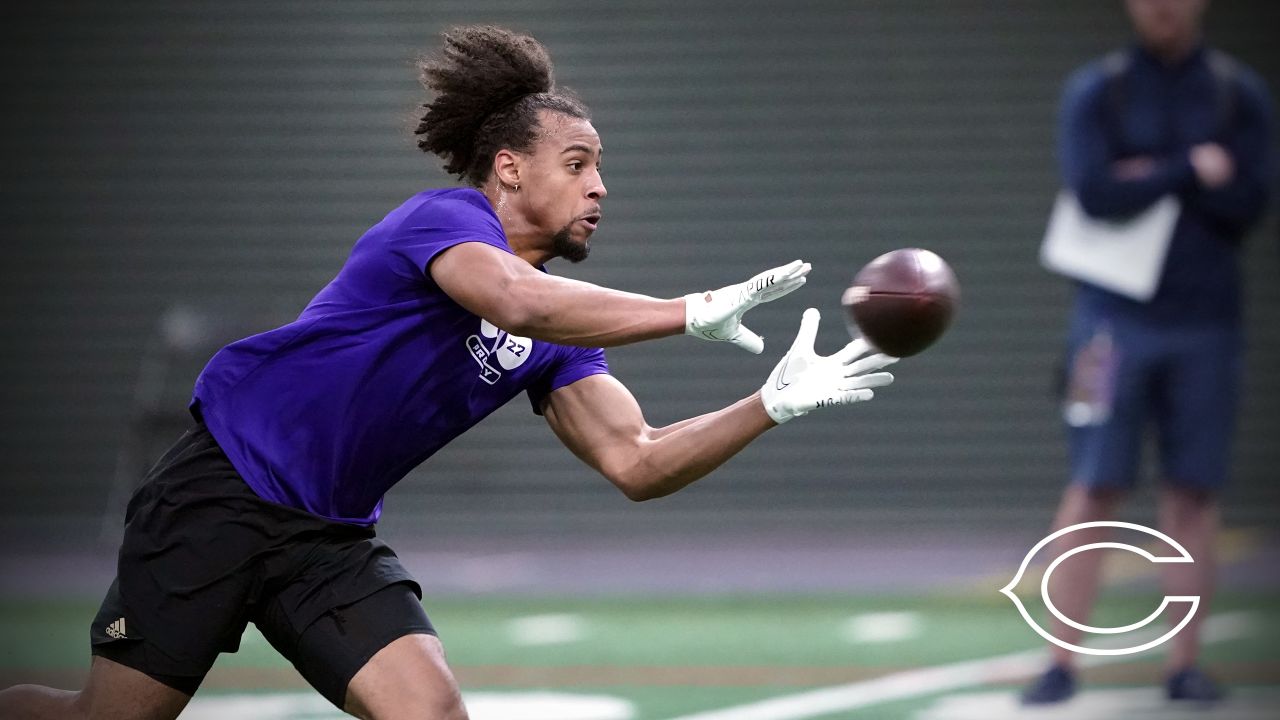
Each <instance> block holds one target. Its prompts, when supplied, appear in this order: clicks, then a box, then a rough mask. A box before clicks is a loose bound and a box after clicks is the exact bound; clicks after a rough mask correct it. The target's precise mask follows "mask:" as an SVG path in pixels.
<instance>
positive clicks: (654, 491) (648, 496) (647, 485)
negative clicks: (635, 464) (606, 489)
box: [609, 476, 667, 502]
mask: <svg viewBox="0 0 1280 720" xmlns="http://www.w3.org/2000/svg"><path fill="white" fill-rule="evenodd" d="M609 480H610V481H611V482H612V483H613V484H614V486H616V487H617V488H618V490H620V491H621V492H622V494H623V496H624V497H626V498H627V499H628V500H630V501H631V502H644V501H646V500H653V499H655V498H660V497H662V496H663V495H666V494H667V493H665V492H662V491H660V489H659V486H658V483H656V482H651V481H649V480H647V479H645V478H640V477H616V476H615V477H610V478H609Z"/></svg>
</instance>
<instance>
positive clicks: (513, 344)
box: [467, 319, 533, 385]
mask: <svg viewBox="0 0 1280 720" xmlns="http://www.w3.org/2000/svg"><path fill="white" fill-rule="evenodd" d="M532 351H533V341H532V340H530V339H529V338H525V337H520V336H519V335H511V334H509V333H507V332H506V331H505V330H502V329H500V328H498V327H497V326H496V325H494V324H493V323H491V322H489V321H488V320H483V319H482V320H480V334H479V335H472V336H470V337H468V338H467V352H469V353H471V357H472V359H474V360H475V361H476V363H477V364H478V365H480V379H481V380H483V381H485V382H487V383H489V384H490V385H493V384H494V383H496V382H498V380H500V379H502V370H515V369H516V368H518V367H520V366H521V365H523V364H524V362H525V361H526V360H528V359H529V355H530V354H532ZM495 362H496V363H497V367H494V363H495ZM499 368H501V370H500V369H499Z"/></svg>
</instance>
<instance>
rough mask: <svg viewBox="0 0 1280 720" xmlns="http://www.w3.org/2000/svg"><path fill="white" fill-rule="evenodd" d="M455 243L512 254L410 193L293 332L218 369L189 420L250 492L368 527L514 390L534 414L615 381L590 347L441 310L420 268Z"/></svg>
mask: <svg viewBox="0 0 1280 720" xmlns="http://www.w3.org/2000/svg"><path fill="white" fill-rule="evenodd" d="M465 242H480V243H485V244H487V245H492V246H493V247H496V248H498V249H499V250H502V251H503V252H508V253H509V252H511V249H510V248H509V247H508V246H507V241H506V236H505V235H504V234H503V232H502V225H501V224H500V223H499V222H498V217H497V216H496V215H494V213H493V209H492V208H491V207H490V206H489V202H488V200H486V199H485V198H484V196H483V195H481V194H480V193H479V192H477V191H476V190H473V189H470V188H450V189H444V190H428V191H425V192H422V193H419V194H417V195H415V196H414V197H412V198H410V199H409V200H408V201H407V202H406V203H405V204H403V205H401V206H400V207H399V208H397V209H395V210H394V211H392V212H391V214H389V215H387V217H386V218H384V219H383V220H382V222H380V223H378V224H377V225H375V226H373V227H372V228H371V229H370V230H369V231H368V232H366V233H365V234H364V236H363V237H361V238H360V240H359V241H358V242H356V244H355V247H354V248H353V249H352V251H351V256H350V257H349V258H348V259H347V262H346V264H345V265H344V266H343V267H342V270H341V271H339V272H338V275H337V277H335V278H334V279H333V281H332V282H330V283H329V284H328V285H327V286H326V287H325V288H324V289H323V290H321V291H320V293H319V294H318V295H316V297H315V298H314V299H313V300H312V301H311V303H310V304H308V305H307V307H306V309H305V310H303V311H302V314H301V315H300V316H299V317H298V319H297V320H295V321H294V322H292V323H289V324H288V325H285V326H284V327H280V328H277V329H275V330H271V331H269V332H265V333H262V334H260V335H254V336H252V337H249V338H245V339H244V340H240V341H238V342H235V343H232V344H231V345H228V346H227V347H225V348H223V349H222V350H220V351H218V353H217V354H216V355H214V356H213V359H212V360H210V361H209V364H208V365H207V366H206V367H205V369H204V371H203V372H202V373H201V374H200V377H199V378H198V379H197V380H196V385H195V392H194V394H193V397H192V401H191V410H192V413H193V414H194V415H195V416H196V417H198V418H200V419H202V420H203V421H204V423H205V424H206V425H207V426H208V428H209V431H210V432H211V433H213V436H214V438H215V439H217V441H218V444H219V445H221V446H222V449H223V450H224V451H225V452H226V454H227V457H228V458H229V459H230V460H231V464H232V465H234V466H235V468H236V470H238V471H239V472H240V474H241V475H243V476H244V479H245V482H247V483H248V484H249V486H250V487H251V488H253V490H254V492H256V493H257V494H258V495H259V496H261V497H262V498H264V499H266V500H270V501H272V502H276V503H280V504H282V505H288V506H291V507H296V508H300V509H303V510H306V511H308V512H311V513H314V514H316V515H319V516H321V517H325V518H329V519H331V520H337V521H340V522H348V523H356V524H360V525H371V524H373V523H374V522H376V521H377V519H378V516H379V515H380V514H381V512H382V496H383V495H384V494H385V493H386V492H387V490H388V489H390V488H391V486H392V485H394V484H396V482H398V481H399V480H400V479H401V478H403V477H404V476H405V475H406V474H408V472H409V471H410V470H412V469H413V468H414V467H416V466H417V465H418V464H420V463H421V462H422V461H423V460H426V459H427V458H428V457H430V456H431V455H432V454H434V453H435V452H436V451H437V450H439V449H440V448H441V447H443V446H444V445H445V444H447V443H448V442H449V441H451V440H453V439H454V438H455V437H457V436H458V435H460V434H462V432H464V431H465V430H467V429H468V428H470V427H471V426H473V425H475V424H476V423H478V422H480V420H482V419H483V418H484V417H485V416H487V415H488V414H489V413H491V412H493V411H494V410H496V409H498V408H499V407H500V406H502V405H503V404H505V403H506V402H507V401H508V400H511V399H512V398H514V397H515V396H516V395H518V394H519V393H520V392H522V391H528V393H529V399H530V401H531V402H532V403H533V406H534V410H535V412H537V411H538V409H539V408H540V406H541V403H542V400H543V399H544V398H545V397H546V396H547V395H548V394H549V393H550V392H552V391H553V390H556V389H557V388H561V387H564V386H565V385H568V384H570V383H572V382H574V381H577V380H580V379H582V378H584V377H587V376H589V375H595V374H598V373H607V372H608V371H609V368H608V365H607V364H606V363H605V358H604V352H603V351H602V350H600V349H599V348H577V347H569V346H564V345H555V344H552V343H546V342H541V341H537V342H535V341H533V340H530V339H528V338H522V337H517V336H514V335H510V334H508V333H506V332H503V331H502V330H499V329H498V328H496V327H494V326H493V325H491V324H490V323H488V322H487V321H485V320H482V319H481V318H479V317H477V316H475V315H472V314H471V313H469V312H467V311H466V310H464V309H463V308H462V306H460V305H458V304H457V303H455V302H454V301H453V300H452V299H450V298H449V296H448V295H446V294H445V293H444V291H442V290H441V289H440V287H439V286H437V285H436V284H435V282H434V281H433V280H432V279H431V275H430V273H429V272H428V270H427V268H428V266H429V265H430V264H431V261H432V260H433V259H434V258H435V257H436V256H437V255H438V254H439V253H441V252H442V251H444V250H446V249H448V248H450V247H453V246H454V245H458V244H460V243H465Z"/></svg>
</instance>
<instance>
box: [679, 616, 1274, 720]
mask: <svg viewBox="0 0 1280 720" xmlns="http://www.w3.org/2000/svg"><path fill="white" fill-rule="evenodd" d="M1255 624H1256V623H1255V622H1254V617H1253V616H1252V615H1251V614H1249V613H1226V614H1222V615H1215V616H1213V617H1211V618H1209V619H1208V620H1206V621H1205V623H1204V625H1203V626H1202V628H1201V641H1202V642H1203V643H1205V644H1208V643H1212V642H1220V641H1223V640H1230V639H1233V638H1238V637H1242V636H1244V635H1246V634H1248V633H1249V632H1250V630H1251V629H1252V627H1253V626H1254V625H1255ZM1133 634H1134V635H1142V634H1149V635H1151V636H1152V637H1154V636H1155V633H1154V632H1151V631H1143V632H1138V633H1133ZM1108 640H1111V641H1112V642H1115V641H1117V640H1119V641H1120V642H1124V639H1120V638H1108ZM1127 640H1128V641H1129V642H1132V641H1133V638H1127ZM1098 645H1099V646H1102V645H1103V643H1098ZM1048 657H1049V653H1048V651H1047V650H1045V649H1044V648H1040V649H1038V650H1025V651H1022V652H1016V653H1009V654H1007V655H996V656H994V657H989V658H985V659H982V660H965V661H963V662H957V663H949V664H946V665H935V666H933V667H927V668H919V669H916V670H907V671H904V672H897V673H892V674H890V675H885V676H883V677H879V678H875V679H873V680H864V681H860V682H855V683H849V684H847V685H835V686H833V687H829V688H822V689H819V690H810V691H808V692H803V693H797V694H795V695H784V696H781V697H775V698H770V699H768V700H760V701H758V702H752V703H747V704H746V705H739V706H737V707H730V708H723V709H720V710H709V711H707V712H700V713H694V714H693V715H681V716H680V717H677V718H672V720H802V719H803V718H811V717H817V716H819V715H827V714H829V713H836V712H844V711H847V710H856V709H858V708H864V707H868V706H871V705H878V704H880V703H884V702H889V701H893V700H905V699H907V698H913V697H919V696H922V695H932V694H933V693H937V692H942V691H944V690H955V689H958V688H962V687H969V686H973V685H984V684H987V683H994V682H1007V681H1010V680H1020V679H1024V678H1028V677H1031V676H1033V675H1035V674H1036V673H1038V672H1040V671H1041V670H1042V669H1043V668H1044V665H1045V663H1046V662H1047V661H1048ZM1133 657H1138V656H1132V655H1126V656H1117V655H1082V656H1080V657H1079V658H1078V662H1079V664H1080V665H1082V666H1090V667H1091V666H1094V665H1106V664H1110V663H1116V662H1125V661H1126V660H1129V659H1131V658H1133Z"/></svg>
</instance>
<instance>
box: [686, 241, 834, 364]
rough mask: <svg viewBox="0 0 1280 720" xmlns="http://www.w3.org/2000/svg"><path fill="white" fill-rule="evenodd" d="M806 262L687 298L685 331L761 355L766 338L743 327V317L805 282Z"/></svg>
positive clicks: (775, 269) (784, 266)
mask: <svg viewBox="0 0 1280 720" xmlns="http://www.w3.org/2000/svg"><path fill="white" fill-rule="evenodd" d="M810 267H811V266H810V265H809V263H807V262H802V261H800V260H795V261H793V262H791V263H788V264H786V265H783V266H782V267H776V268H774V269H772V270H765V271H764V272H762V273H760V274H759V275H756V276H755V277H753V278H751V279H750V280H748V281H746V282H742V283H737V284H736V285H729V286H726V287H722V288H720V289H719V290H708V291H707V292H703V293H693V294H691V295H685V296H684V332H685V334H686V335H692V336H694V337H700V338H702V339H703V340H719V341H723V342H731V343H733V344H734V345H737V346H738V347H740V348H742V349H743V350H746V351H747V352H751V353H755V354H757V355H759V354H760V351H762V350H764V339H763V338H761V337H760V336H759V335H757V334H755V333H753V332H751V331H750V330H748V329H747V328H746V327H744V326H743V325H742V314H743V313H745V312H746V311H748V310H750V309H751V308H753V307H755V306H756V305H759V304H760V303H762V302H769V301H770V300H777V299H778V298H780V297H782V296H783V295H786V294H787V293H789V292H791V291H792V290H795V289H796V288H798V287H800V286H801V285H803V284H804V283H805V275H808V274H809V269H810Z"/></svg>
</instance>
